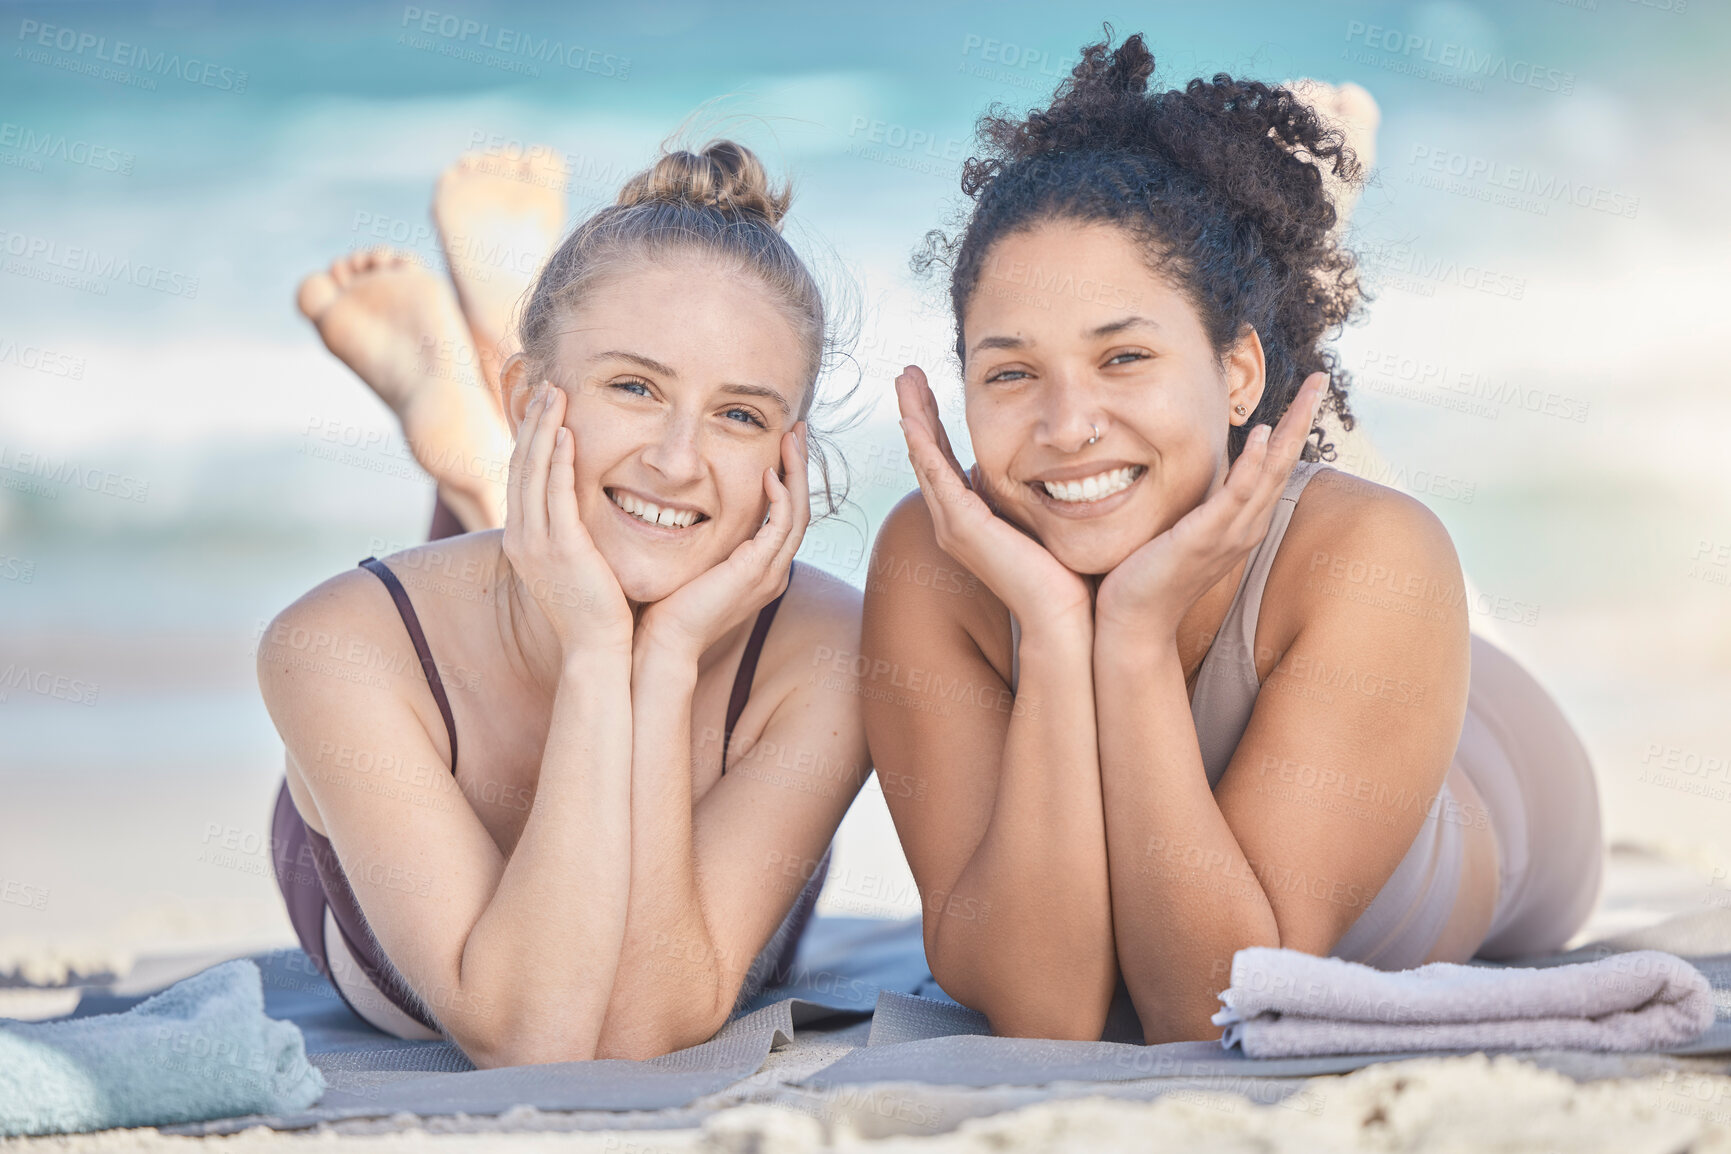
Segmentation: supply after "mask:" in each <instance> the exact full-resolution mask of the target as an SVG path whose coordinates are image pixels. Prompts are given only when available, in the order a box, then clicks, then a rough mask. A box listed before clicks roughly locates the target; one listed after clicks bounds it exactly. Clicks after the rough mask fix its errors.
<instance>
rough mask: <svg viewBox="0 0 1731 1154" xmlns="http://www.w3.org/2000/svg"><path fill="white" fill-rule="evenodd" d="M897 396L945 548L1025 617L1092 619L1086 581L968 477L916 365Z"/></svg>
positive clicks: (912, 454) (901, 381)
mask: <svg viewBox="0 0 1731 1154" xmlns="http://www.w3.org/2000/svg"><path fill="white" fill-rule="evenodd" d="M896 401H897V402H898V404H899V405H900V407H901V413H902V422H901V424H902V434H903V436H905V437H906V438H907V443H908V460H909V462H910V463H911V464H912V465H913V469H914V475H915V477H916V478H918V480H919V483H920V492H921V493H922V494H924V496H925V499H926V507H927V508H929V509H930V510H931V515H932V528H933V530H934V531H935V532H936V534H937V538H938V544H939V546H940V547H942V549H943V550H944V552H946V553H948V554H949V555H950V556H951V557H954V558H955V559H956V560H957V561H958V562H960V563H961V564H962V565H963V566H965V567H966V568H967V570H968V571H969V572H970V573H972V574H974V575H975V576H976V577H978V578H979V579H980V580H981V581H983V582H985V584H986V586H987V588H989V589H991V591H992V592H993V593H996V594H997V595H998V599H999V600H1001V601H1002V602H1003V603H1004V604H1005V605H1006V606H1008V607H1009V609H1010V612H1012V613H1014V614H1015V615H1016V616H1017V617H1019V618H1020V619H1022V620H1023V621H1028V620H1035V619H1037V620H1042V621H1050V620H1064V619H1070V620H1073V621H1076V622H1078V623H1079V622H1083V621H1086V620H1088V618H1089V616H1090V614H1091V613H1092V608H1093V606H1092V595H1091V594H1090V592H1089V589H1088V583H1087V581H1086V580H1085V579H1084V578H1083V577H1082V576H1081V575H1080V574H1078V573H1076V572H1074V571H1072V570H1070V569H1067V568H1065V567H1064V565H1063V564H1062V563H1061V562H1060V561H1059V560H1058V559H1057V558H1055V557H1053V556H1052V554H1051V553H1050V552H1048V551H1047V549H1046V547H1045V546H1044V545H1042V544H1040V543H1039V542H1038V541H1036V540H1034V539H1033V538H1032V537H1030V536H1028V535H1027V534H1026V533H1024V532H1022V531H1021V530H1020V529H1018V528H1017V527H1016V526H1014V525H1012V524H1010V522H1008V521H1006V520H1004V519H1003V518H1002V517H999V516H998V515H997V514H996V513H994V512H993V511H992V508H991V506H990V505H989V504H987V502H986V500H985V498H984V496H983V495H982V493H981V492H979V491H976V490H975V488H974V486H973V485H972V484H971V483H970V481H969V478H968V474H967V473H965V472H964V471H963V470H962V467H961V464H960V463H959V462H957V460H956V454H955V451H954V450H953V449H951V448H950V438H949V435H948V434H947V433H945V432H944V426H943V421H942V419H941V418H940V417H939V415H938V402H937V399H936V398H935V397H933V396H932V390H931V386H930V385H928V384H927V383H926V374H925V373H924V372H923V371H922V370H921V369H920V368H919V366H917V365H909V366H908V367H907V368H906V370H905V371H904V372H903V373H902V375H901V376H899V377H897V378H896Z"/></svg>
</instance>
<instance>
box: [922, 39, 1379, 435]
mask: <svg viewBox="0 0 1731 1154" xmlns="http://www.w3.org/2000/svg"><path fill="white" fill-rule="evenodd" d="M1105 34H1106V39H1105V41H1103V42H1102V43H1099V44H1091V45H1089V46H1087V47H1086V48H1084V49H1082V58H1081V61H1080V62H1079V63H1078V64H1077V65H1076V67H1075V69H1074V70H1073V71H1072V72H1071V74H1070V76H1069V78H1068V79H1066V80H1064V81H1063V82H1062V83H1060V84H1059V86H1058V89H1057V92H1056V93H1055V95H1054V97H1053V100H1052V104H1051V106H1050V107H1048V108H1045V109H1037V110H1032V111H1030V112H1029V113H1028V115H1027V117H1026V118H1025V119H1021V118H1017V117H1015V116H1014V115H1013V114H1011V113H1010V112H1009V111H1008V110H1006V109H1004V108H1003V107H1002V106H1000V105H994V106H992V108H991V109H990V110H988V111H987V113H986V114H985V115H984V116H982V117H981V118H980V121H979V125H978V128H977V132H978V135H979V137H980V141H981V144H982V147H983V149H984V152H985V155H983V156H975V157H970V158H969V159H968V160H967V162H966V163H965V164H964V165H963V166H962V191H963V192H964V193H966V194H967V195H968V196H969V197H971V198H972V199H973V201H974V204H973V210H972V214H971V215H970V216H969V217H968V219H967V222H966V224H965V226H964V227H963V229H962V231H961V233H960V235H959V236H957V237H955V238H949V237H946V236H945V235H944V233H943V232H942V231H937V230H934V231H933V232H930V233H928V234H927V235H926V243H925V246H924V248H923V249H922V250H921V252H920V253H918V254H916V256H915V257H914V262H913V263H914V267H915V269H916V270H917V271H926V270H929V269H930V268H931V266H932V265H934V264H943V265H947V266H948V267H949V268H950V270H951V275H950V304H951V307H952V309H953V310H954V312H955V323H956V356H957V358H958V359H965V350H964V347H963V343H962V316H963V312H964V310H965V308H966V306H967V303H968V301H969V299H971V297H972V295H973V293H974V290H975V288H976V286H977V285H978V283H979V279H980V276H981V273H982V265H983V264H984V262H985V261H986V258H987V256H988V254H989V252H990V250H991V247H992V245H993V244H994V243H996V242H997V241H998V240H999V239H1000V238H1002V237H1004V236H1006V235H1009V234H1011V233H1015V232H1019V231H1022V230H1024V229H1028V228H1031V227H1033V226H1035V225H1036V224H1038V223H1040V222H1042V221H1045V220H1050V219H1054V218H1056V219H1063V220H1072V221H1077V222H1085V223H1095V222H1100V223H1109V224H1112V225H1116V226H1118V227H1121V228H1123V229H1125V230H1126V231H1128V232H1129V233H1130V234H1131V235H1132V236H1134V237H1136V238H1137V240H1138V241H1139V242H1140V243H1141V246H1142V249H1143V252H1144V254H1145V256H1146V257H1147V259H1148V261H1149V265H1150V267H1151V268H1153V269H1154V271H1155V272H1156V273H1158V274H1160V275H1161V276H1163V277H1165V278H1167V279H1168V280H1169V281H1170V282H1171V283H1172V284H1173V286H1174V287H1175V288H1177V289H1178V290H1179V291H1180V292H1182V293H1184V294H1185V296H1186V297H1187V299H1188V300H1189V301H1190V302H1191V304H1192V305H1193V306H1194V307H1195V309H1196V311H1197V313H1198V315H1200V316H1201V318H1202V323H1203V327H1204V329H1205V331H1206V332H1207V333H1208V338H1209V341H1210V343H1211V344H1212V346H1213V348H1214V350H1215V353H1216V354H1217V355H1218V356H1221V357H1224V355H1225V353H1226V351H1227V350H1228V348H1229V347H1230V346H1231V345H1232V343H1233V342H1234V341H1235V340H1236V339H1237V338H1238V337H1239V335H1240V334H1241V333H1242V332H1243V331H1244V326H1246V325H1249V326H1250V327H1252V328H1254V329H1255V330H1256V333H1257V336H1258V337H1259V338H1260V339H1261V341H1262V348H1263V353H1264V357H1265V361H1266V365H1267V384H1266V387H1265V389H1264V391H1263V394H1262V400H1261V402H1260V403H1259V404H1258V405H1257V407H1256V411H1255V413H1253V414H1251V416H1250V418H1249V419H1247V420H1246V421H1245V422H1244V424H1242V425H1237V426H1234V427H1232V429H1231V430H1230V432H1229V435H1228V437H1227V457H1228V460H1229V461H1235V460H1237V459H1238V454H1239V453H1240V452H1241V451H1242V450H1243V448H1244V442H1245V440H1246V438H1247V437H1248V436H1249V431H1250V429H1251V427H1252V425H1253V424H1255V423H1258V422H1262V423H1268V424H1273V423H1275V422H1276V421H1277V420H1278V419H1279V418H1280V416H1281V414H1283V413H1284V412H1285V411H1286V407H1287V406H1288V405H1289V404H1290V403H1291V402H1292V398H1293V396H1294V395H1295V394H1296V393H1297V392H1298V388H1299V386H1300V385H1301V384H1302V383H1303V382H1304V378H1305V377H1307V376H1308V375H1310V374H1311V373H1314V372H1319V371H1321V372H1326V373H1328V374H1329V387H1328V395H1327V396H1326V397H1324V398H1323V401H1322V404H1321V407H1320V408H1319V409H1318V410H1317V424H1316V425H1315V426H1314V427H1313V428H1312V429H1311V431H1310V438H1309V439H1307V440H1306V442H1305V445H1304V450H1303V453H1304V459H1305V460H1307V461H1314V460H1333V459H1334V445H1333V444H1332V443H1328V442H1326V441H1324V440H1323V432H1322V428H1321V422H1322V416H1323V414H1324V413H1325V412H1333V413H1334V414H1335V415H1336V416H1337V417H1338V418H1339V420H1340V424H1341V427H1342V428H1343V429H1347V430H1351V428H1352V427H1353V415H1352V411H1351V409H1350V408H1349V407H1348V404H1347V396H1346V389H1347V385H1348V383H1349V378H1348V375H1347V373H1346V371H1345V370H1344V369H1342V368H1341V367H1340V365H1339V363H1338V359H1337V358H1336V356H1335V354H1334V352H1333V351H1332V350H1330V349H1326V348H1324V347H1323V341H1324V339H1325V338H1326V337H1327V336H1329V335H1330V334H1338V332H1339V330H1340V329H1341V327H1342V326H1344V325H1345V324H1346V323H1347V322H1348V321H1349V320H1351V319H1353V318H1354V317H1355V316H1356V314H1357V313H1358V311H1359V309H1360V306H1361V302H1362V299H1363V296H1362V293H1361V291H1360V288H1359V284H1358V275H1357V262H1356V260H1355V259H1354V257H1353V254H1352V253H1351V252H1350V251H1348V250H1347V249H1345V248H1343V247H1341V246H1340V245H1339V244H1338V243H1337V240H1336V238H1335V237H1334V236H1333V235H1332V229H1333V227H1334V224H1335V221H1336V213H1335V207H1334V203H1333V201H1332V200H1331V198H1330V196H1329V194H1328V191H1327V190H1326V188H1325V187H1324V184H1323V175H1322V167H1321V166H1322V165H1323V164H1325V163H1326V164H1329V165H1330V166H1331V169H1332V172H1333V174H1334V176H1335V177H1336V178H1337V179H1338V180H1339V181H1340V182H1341V183H1342V184H1344V185H1346V186H1355V185H1358V184H1361V183H1362V182H1363V179H1364V177H1363V173H1362V171H1361V168H1360V166H1359V163H1358V160H1357V158H1356V157H1355V156H1354V155H1353V153H1352V151H1351V150H1350V149H1349V148H1348V147H1347V146H1346V142H1345V139H1344V137H1343V136H1342V135H1341V134H1340V132H1338V131H1337V130H1335V129H1333V128H1331V127H1330V126H1329V125H1328V124H1327V123H1325V122H1324V121H1323V120H1322V119H1321V118H1320V117H1318V116H1317V114H1316V112H1315V111H1314V110H1313V109H1312V108H1311V107H1310V106H1309V105H1308V104H1306V103H1305V102H1304V101H1302V100H1301V99H1299V98H1298V97H1297V96H1296V95H1294V94H1293V93H1292V91H1291V90H1290V89H1287V88H1282V87H1278V86H1270V85H1267V84H1263V83H1261V82H1260V81H1254V80H1234V79H1233V78H1232V77H1230V76H1228V75H1226V74H1225V73H1217V74H1216V75H1215V76H1214V78H1213V79H1212V80H1202V79H1200V78H1198V79H1195V80H1192V81H1190V83H1189V84H1187V85H1185V87H1184V88H1183V89H1172V90H1171V91H1167V92H1154V93H1150V92H1149V91H1148V90H1147V89H1148V81H1149V78H1150V76H1152V75H1153V72H1154V56H1153V54H1152V53H1151V52H1150V51H1149V50H1148V47H1147V45H1146V44H1145V43H1144V42H1143V40H1142V36H1141V34H1140V33H1138V34H1136V35H1133V36H1131V37H1130V38H1129V39H1127V40H1125V41H1124V43H1123V44H1121V45H1119V46H1118V48H1117V49H1115V50H1114V49H1113V48H1112V47H1111V41H1112V28H1111V26H1110V25H1107V26H1106V27H1105Z"/></svg>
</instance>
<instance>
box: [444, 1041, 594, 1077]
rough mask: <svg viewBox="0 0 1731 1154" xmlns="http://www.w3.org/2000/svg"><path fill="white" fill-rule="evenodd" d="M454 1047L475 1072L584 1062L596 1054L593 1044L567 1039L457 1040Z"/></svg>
mask: <svg viewBox="0 0 1731 1154" xmlns="http://www.w3.org/2000/svg"><path fill="white" fill-rule="evenodd" d="M457 1048H458V1049H460V1050H462V1051H463V1054H464V1056H465V1057H467V1058H468V1059H469V1061H471V1062H473V1063H474V1064H475V1068H476V1069H477V1070H497V1069H499V1068H500V1067H503V1066H545V1065H551V1064H553V1063H557V1062H587V1061H589V1060H590V1059H591V1058H595V1057H597V1056H598V1055H597V1054H596V1052H595V1045H594V1043H588V1044H584V1043H582V1042H580V1041H576V1040H573V1039H570V1038H564V1039H558V1038H546V1037H540V1038H537V1037H530V1036H527V1035H514V1036H510V1037H505V1038H496V1039H495V1038H489V1039H484V1040H483V1039H478V1038H469V1039H460V1040H457Z"/></svg>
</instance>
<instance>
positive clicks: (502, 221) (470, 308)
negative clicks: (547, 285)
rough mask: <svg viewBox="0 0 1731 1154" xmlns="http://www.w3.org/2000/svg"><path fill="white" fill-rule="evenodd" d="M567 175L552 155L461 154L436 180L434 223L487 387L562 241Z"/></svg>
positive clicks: (494, 382) (536, 151)
mask: <svg viewBox="0 0 1731 1154" xmlns="http://www.w3.org/2000/svg"><path fill="white" fill-rule="evenodd" d="M566 175H567V174H566V170H565V162H564V160H563V159H562V158H561V157H560V156H559V155H558V154H557V153H556V152H554V151H553V150H552V149H551V148H547V147H545V146H539V145H538V146H535V147H533V148H530V149H528V150H527V151H526V153H525V154H524V155H523V156H521V157H507V156H494V155H489V154H487V153H484V152H466V153H464V154H463V155H462V156H461V157H459V158H458V160H457V163H455V164H453V165H452V166H451V167H449V168H447V169H446V170H445V171H444V172H443V173H442V174H441V175H440V177H439V183H438V186H437V187H436V188H435V189H434V191H433V223H434V224H436V225H437V226H438V229H439V238H440V240H441V241H442V242H443V244H444V246H445V263H446V265H447V266H448V267H449V268H450V270H451V281H452V283H453V284H455V285H456V288H457V299H458V301H459V302H461V304H462V306H463V316H464V317H465V318H466V319H467V320H468V322H469V332H470V334H471V335H472V336H473V338H474V342H475V348H476V350H477V351H478V352H479V353H480V354H481V368H482V371H483V373H484V374H485V378H486V381H487V384H488V385H489V387H491V388H492V389H494V390H495V391H496V390H497V388H498V382H499V370H500V368H501V367H502V366H503V365H504V363H505V360H506V358H507V357H509V356H510V355H511V353H512V352H513V351H514V343H515V342H514V337H513V336H512V331H513V324H512V320H513V317H514V314H515V311H516V309H517V307H518V305H519V304H520V303H521V301H522V300H523V298H524V297H525V296H527V295H528V292H529V289H530V287H531V286H532V285H533V284H534V280H535V275H536V274H537V273H539V272H540V271H541V265H542V263H543V262H545V261H546V259H547V258H548V257H549V256H551V255H553V249H554V248H555V247H556V246H557V245H558V244H559V241H560V239H561V238H562V237H563V236H564V229H565V189H566Z"/></svg>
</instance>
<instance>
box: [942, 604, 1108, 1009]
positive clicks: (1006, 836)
mask: <svg viewBox="0 0 1731 1154" xmlns="http://www.w3.org/2000/svg"><path fill="white" fill-rule="evenodd" d="M1090 633H1091V631H1090V629H1089V628H1088V626H1086V625H1085V624H1078V625H1073V626H1070V627H1067V628H1066V627H1060V626H1058V625H1056V624H1054V625H1052V626H1043V625H1039V624H1031V625H1030V628H1029V629H1028V630H1027V631H1026V632H1025V633H1024V634H1023V636H1022V642H1021V647H1020V654H1019V658H1020V665H1021V676H1020V682H1019V684H1018V686H1017V693H1016V699H1015V704H1014V706H1013V708H1012V710H1011V714H1010V724H1009V730H1008V733H1007V735H1006V739H1005V743H1004V752H1003V760H1002V765H1001V769H1000V774H999V780H998V787H997V795H996V798H995V800H994V803H993V806H992V812H991V816H990V818H989V821H988V825H987V828H986V831H985V834H984V836H983V837H982V838H981V840H980V843H979V845H978V846H977V847H976V849H975V851H974V853H973V855H972V857H971V858H970V859H969V861H968V863H967V865H966V866H965V867H964V868H963V870H962V872H961V874H960V876H959V877H958V878H957V880H956V882H955V886H954V889H953V891H952V892H950V893H931V892H928V893H924V894H922V897H923V900H924V903H925V905H926V913H925V917H926V922H927V926H928V933H927V942H928V945H929V948H930V952H931V964H932V972H933V974H934V975H935V976H936V977H937V979H938V981H939V983H940V984H941V985H942V986H943V987H944V989H945V990H946V991H947V992H948V993H949V994H950V995H951V996H952V997H954V998H956V999H957V1000H958V1001H961V1002H963V1003H965V1004H966V1005H969V1006H972V1007H974V1008H975V1009H978V1010H980V1011H981V1012H983V1013H984V1014H985V1015H986V1016H987V1017H988V1018H989V1019H990V1020H991V1022H992V1027H993V1030H994V1031H995V1032H997V1033H999V1034H1005V1035H1014V1036H1025V1037H1073V1038H1085V1039H1087V1040H1090V1041H1092V1040H1096V1039H1098V1038H1099V1036H1100V1030H1101V1028H1102V1027H1103V1025H1104V1022H1105V1017H1106V1010H1107V1008H1108V1006H1109V1005H1110V1003H1111V998H1112V991H1113V989H1114V988H1115V987H1116V984H1117V968H1116V962H1115V959H1114V954H1113V946H1112V925H1111V900H1110V893H1109V889H1108V883H1107V862H1106V842H1105V828H1104V820H1103V816H1102V813H1101V796H1100V774H1099V762H1098V754H1097V750H1096V746H1095V743H1094V740H1093V738H1094V701H1093V689H1092V670H1091V668H1090V653H1091V649H1092V639H1091V635H1090Z"/></svg>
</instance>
